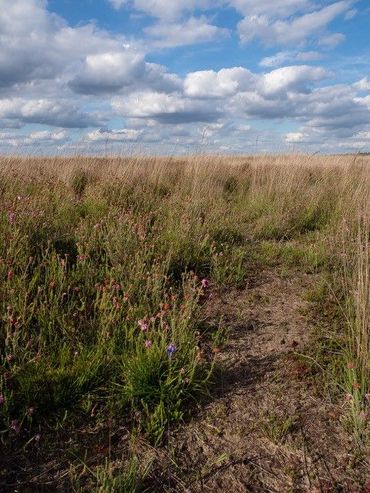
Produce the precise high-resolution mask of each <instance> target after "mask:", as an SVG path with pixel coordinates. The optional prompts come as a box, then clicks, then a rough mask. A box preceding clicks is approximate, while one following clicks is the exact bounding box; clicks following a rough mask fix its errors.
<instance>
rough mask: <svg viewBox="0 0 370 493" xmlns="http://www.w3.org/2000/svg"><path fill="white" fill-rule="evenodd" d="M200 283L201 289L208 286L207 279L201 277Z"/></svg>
mask: <svg viewBox="0 0 370 493" xmlns="http://www.w3.org/2000/svg"><path fill="white" fill-rule="evenodd" d="M201 284H202V288H203V289H207V288H208V287H209V281H208V279H202V281H201Z"/></svg>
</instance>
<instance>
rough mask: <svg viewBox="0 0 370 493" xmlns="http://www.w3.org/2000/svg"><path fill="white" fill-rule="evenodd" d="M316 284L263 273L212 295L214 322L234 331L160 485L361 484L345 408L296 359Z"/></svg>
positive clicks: (174, 439) (320, 487) (279, 488)
mask: <svg viewBox="0 0 370 493" xmlns="http://www.w3.org/2000/svg"><path fill="white" fill-rule="evenodd" d="M314 282H315V277H314V276H311V275H302V274H297V275H296V276H289V278H284V276H278V275H277V274H276V273H275V272H272V271H265V272H262V273H259V275H258V280H251V281H250V284H249V285H247V286H246V288H245V289H243V290H241V291H237V290H232V291H230V292H227V293H220V294H214V295H213V296H211V298H210V299H209V300H208V302H207V304H206V306H205V313H206V318H207V320H208V322H209V323H212V322H214V323H217V321H218V320H219V318H220V317H222V318H223V323H224V324H225V325H226V327H228V329H229V338H228V343H227V345H226V346H225V348H224V349H223V351H222V352H221V353H220V354H219V356H218V357H219V359H220V363H221V365H222V367H223V372H222V374H221V378H220V385H219V386H218V389H217V394H216V396H215V395H214V396H213V397H214V399H213V400H212V402H210V403H209V404H208V405H207V406H206V407H205V408H203V410H201V411H200V413H199V415H197V416H196V417H195V418H194V419H193V420H192V422H191V423H190V424H188V425H187V426H186V427H184V428H181V429H180V430H178V431H176V432H174V433H173V434H172V435H171V438H170V443H169V447H168V451H167V452H168V453H167V455H166V457H167V461H166V457H162V458H161V462H162V466H163V464H164V463H166V462H167V467H165V468H164V469H162V473H161V474H160V475H159V482H158V485H157V489H158V491H165V492H168V493H169V492H180V491H184V492H191V493H198V492H213V493H216V492H234V493H242V492H276V493H278V492H312V493H313V492H316V491H317V492H332V491H333V492H334V491H343V492H344V491H346V492H356V491H364V490H363V489H361V488H360V486H359V485H360V483H361V482H362V484H363V482H364V481H365V482H366V480H367V479H370V474H369V478H366V471H367V470H368V468H367V466H368V465H366V464H365V462H364V459H363V458H362V459H361V458H360V459H359V460H357V457H356V455H355V454H354V453H353V452H352V448H353V444H352V443H351V440H350V438H349V437H348V436H346V434H345V432H344V431H343V427H342V425H341V424H340V419H341V414H342V413H341V408H340V406H338V404H334V403H331V402H330V401H329V400H328V397H326V396H325V392H321V390H320V389H319V388H317V385H315V384H314V383H313V379H312V374H311V369H310V367H311V365H310V364H309V360H305V358H304V357H302V356H300V355H301V354H302V352H304V350H305V348H306V347H307V346H308V345H309V344H310V341H311V340H312V339H313V338H314V334H315V329H314V325H313V322H314V321H313V320H312V317H311V311H310V308H311V307H310V304H309V302H307V301H305V294H306V292H307V290H308V289H309V288H310V287H312V285H313V283H314ZM305 361H307V363H306V362H305ZM366 491H367V490H366Z"/></svg>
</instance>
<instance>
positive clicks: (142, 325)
mask: <svg viewBox="0 0 370 493" xmlns="http://www.w3.org/2000/svg"><path fill="white" fill-rule="evenodd" d="M138 326H139V327H140V329H141V330H142V331H143V332H147V331H148V329H149V324H148V322H147V321H146V320H144V319H142V320H139V321H138Z"/></svg>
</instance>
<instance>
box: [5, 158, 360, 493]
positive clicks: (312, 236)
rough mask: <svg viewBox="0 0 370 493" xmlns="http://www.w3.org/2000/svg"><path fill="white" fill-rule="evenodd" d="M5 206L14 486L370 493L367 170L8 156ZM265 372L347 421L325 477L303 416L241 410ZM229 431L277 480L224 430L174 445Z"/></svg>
mask: <svg viewBox="0 0 370 493" xmlns="http://www.w3.org/2000/svg"><path fill="white" fill-rule="evenodd" d="M0 191H1V196H0V231H1V234H0V310H1V311H0V363H1V368H0V433H1V451H0V461H1V462H0V490H1V491H22V492H23V491H24V492H26V491H52V490H53V491H55V490H57V491H81V492H82V491H99V492H102V493H106V492H111V491H112V492H115V491H117V492H134V491H167V492H169V491H173V492H174V491H194V492H196V491H349V492H352V491H353V492H355V491H358V492H361V491H363V492H366V491H369V489H366V488H370V475H369V474H368V467H369V464H368V462H367V459H366V457H367V454H368V452H369V441H370V440H369V430H370V424H369V423H370V418H369V413H370V379H369V377H370V338H369V329H370V277H369V275H370V263H369V261H370V257H369V240H370V236H369V217H370V216H369V212H370V158H369V157H367V156H331V157H318V156H314V157H313V156H311V157H310V156H298V155H297V156H263V157H230V158H226V157H223V158H221V157H220V158H218V157H211V156H209V157H201V156H200V157H189V158H184V159H175V158H133V157H132V158H116V157H112V158H87V157H74V158H70V159H68V158H63V159H62V158H55V159H46V158H42V159H41V158H39V159H38V158H23V159H22V158H5V157H3V158H1V160H0ZM260 285H263V286H265V288H261V287H259V286H260ZM284 290H286V295H285V294H284ZM274 300H275V302H274ZM251 307H254V308H253V310H254V311H253V310H252V311H251ZM263 307H265V308H263ZM266 307H268V308H266ZM252 312H253V313H254V315H253V313H252ZM256 314H257V315H256ZM253 317H254V318H253ZM261 320H263V322H264V327H269V329H264V330H265V332H263V330H262V332H259V329H258V327H259V322H260V321H261ZM284 324H285V325H284ZM283 326H288V328H289V330H287V331H286V332H284V334H285V335H284V337H283V335H281V334H280V332H279V331H281V330H282V327H283ZM284 330H285V329H284ZM250 332H253V334H250ZM288 332H289V334H290V335H289V334H288ZM264 337H265V338H264ZM289 337H290V339H289ZM267 340H268V341H270V342H268V343H267V342H266V341H267ZM251 341H252V342H253V344H254V346H253V347H254V350H255V352H254V353H253V355H254V356H253V358H254V359H253V358H252V359H253V361H254V362H255V365H251V364H250V363H251V361H252V359H251V357H250V356H248V355H249V353H248V354H247V353H245V354H244V353H243V348H244V347H247V346H248V344H250V343H251V344H252V342H251ZM287 341H288V344H287ZM282 345H285V346H286V349H284V351H282V350H281V348H280V346H282ZM257 348H259V351H256V349H257ZM252 349H253V348H252ZM266 354H268V355H269V358H270V359H268V360H266V358H265V356H266ZM243 358H244V359H243ZM276 360H279V362H281V365H280V363H279V365H280V366H279V365H278V366H276V367H275V366H274V365H275V362H276ZM241 361H243V364H244V369H246V370H245V372H244V373H243V374H241V373H240V372H239V373H238V372H236V371H234V373H233V382H232V383H233V385H231V386H230V385H229V387H228V388H227V392H226V393H225V389H224V386H225V381H228V382H229V383H230V382H231V379H230V378H229V380H227V379H226V380H225V378H224V376H225V375H227V371H228V370H227V368H230V366H232V367H233V369H234V370H235V368H240V367H241ZM262 361H263V364H264V365H265V366H266V365H267V367H268V368H267V370H268V372H269V375H270V376H271V382H274V383H273V385H274V387H273V388H272V383H271V386H270V387H267V391H269V392H271V396H272V395H274V396H275V397H274V398H275V399H276V402H278V403H281V402H283V401H284V400H285V401H286V402H287V403H288V404H289V403H292V402H293V401H294V399H296V398H297V396H298V395H299V396H300V398H299V399H300V400H302V399H304V397H302V395H301V394H302V392H303V394H305V395H307V396H308V397H309V399H308V400H310V399H311V400H310V402H313V399H316V400H315V402H316V403H323V410H322V412H321V414H320V415H319V417H318V418H317V427H316V428H317V430H322V429H323V428H320V426H321V424H322V423H324V422H326V420H327V419H328V415H330V416H331V418H330V419H332V420H333V421H334V422H335V433H336V437H334V436H332V435H330V434H327V435H325V433H329V432H328V431H322V432H321V436H320V437H318V438H317V441H318V442H319V441H320V439H323V438H324V441H325V442H326V443H328V444H329V445H330V442H332V444H333V446H332V447H331V448H330V447H329V449H328V450H327V452H325V453H322V456H323V457H324V458H323V461H324V462H323V464H324V465H325V467H324V466H323V468H322V469H320V470H319V468H317V469H315V470H314V469H312V468H311V469H312V471H311V470H309V466H307V454H308V452H307V453H306V452H305V446H306V445H307V443H308V442H307V440H308V439H310V437H308V438H307V440H306V438H305V440H303V441H302V440H301V438H299V436H300V437H302V436H304V437H307V435H309V434H310V433H309V428H305V426H304V425H303V424H302V423H303V421H302V419H301V418H302V416H300V415H299V411H297V409H298V407H297V406H296V407H295V408H294V409H290V407H289V406H287V408H286V409H285V411H284V413H283V415H281V413H279V406H277V407H276V402H273V399H272V398H271V400H270V405H269V403H268V402H269V401H267V403H266V402H265V403H264V406H265V407H264V409H263V413H262V415H261V413H260V411H261V409H259V402H262V400H261V399H263V397H262V395H259V394H258V390H257V391H256V388H255V387H253V386H250V385H249V384H248V385H245V386H244V387H243V392H242V393H239V394H238V396H239V397H238V400H235V395H236V390H237V389H238V385H239V384H240V382H241V380H243V379H245V373H247V374H248V378H251V379H252V380H253V378H252V377H253V375H254V374H253V372H255V373H256V372H257V369H258V368H259V369H260V370H261V368H262V366H261V363H262ZM283 368H284V369H285V370H286V369H287V368H291V369H292V371H290V372H288V373H285V374H283V373H282V370H283ZM285 370H284V371H285ZM264 375H265V374H264ZM243 381H244V380H243ZM287 381H289V386H288V387H285V386H286V382H287ZM221 383H222V385H221ZM269 385H270V384H269ZM235 389H236V390H235ZM233 399H234V400H233ZM258 399H260V400H258ZM252 401H255V404H256V405H255V406H252V407H250V406H248V405H247V403H248V402H252ZM228 402H232V403H234V404H235V408H236V407H238V409H244V411H243V412H244V414H240V413H239V414H237V413H236V412H234V414H233V411H232V410H230V408H229V409H228V410H225V409H224V410H220V406H221V407H222V406H223V405H227V403H228ZM269 406H270V407H269ZM315 406H316V404H315ZM325 406H326V407H325ZM207 409H208V411H207ZM289 409H290V410H289ZM207 412H208V414H207ZM238 412H239V411H238ZM311 412H312V413H313V414H314V413H315V407H312V406H311V407H309V406H307V407H306V411H305V413H306V414H305V416H304V417H305V419H306V421H307V419H308V420H309V419H310V417H311V416H310V413H311ZM204 413H206V414H204ZM210 413H212V419H216V418H215V416H217V415H218V416H219V420H218V421H217V426H216V424H215V423H216V422H215V421H212V423H213V424H212V423H211V424H210V421H209V418H210ZM217 413H218V414H217ZM220 413H221V414H220ZM297 413H298V414H297ZM227 416H228V417H229V421H230V422H229V424H228V426H229V428H228V430H226V432H227V431H230V430H231V429H232V428H233V427H234V428H235V429H237V430H239V431H238V437H241V440H240V443H239V442H238V443H236V442H235V437H234V438H233V440H234V443H235V450H236V451H237V449H238V447H239V448H240V450H242V449H243V446H244V445H245V446H246V445H248V447H249V449H250V450H251V451H253V450H254V448H253V444H256V443H259V444H261V443H262V441H263V443H264V444H266V443H268V446H267V448H268V449H269V450H270V451H271V448H272V447H275V449H276V450H277V451H279V453H280V452H281V451H282V450H285V455H284V457H283V459H281V460H280V462H279V464H278V465H277V466H275V469H274V471H273V472H271V477H273V476H274V475H275V476H276V477H277V475H279V474H280V473H281V471H284V476H282V477H281V478H280V479H281V482H280V483H279V481H280V480H279V481H278V479H276V478H275V479H271V478H270V479H271V481H270V479H266V477H265V476H266V474H267V473H266V470H267V469H268V466H267V464H266V463H265V462H264V459H263V457H264V455H263V453H262V452H261V451H260V449H256V454H257V455H256V456H254V457H255V458H254V459H253V460H254V462H253V461H252V458H251V457H250V456H248V460H246V456H245V453H246V452H245V451H244V452H243V454H244V455H243V457H244V459H243V460H244V462H240V460H241V459H240V460H239V459H238V460H237V459H235V457H230V454H229V453H227V454H226V453H224V449H223V448H222V447H224V446H225V447H226V445H225V443H226V438H225V436H227V433H226V432H225V430H224V431H223V432H222V433H221V435H219V441H218V442H217V443H218V444H215V443H213V442H212V440H213V438H211V437H209V436H208V437H204V440H206V441H207V443H208V448H211V449H212V447H213V449H214V450H213V451H212V450H211V451H210V452H209V454H208V456H207V457H205V456H204V455H202V452H201V451H200V450H198V449H197V447H196V446H195V445H194V447H193V449H192V450H190V449H189V448H186V447H188V445H186V446H184V447H185V448H184V447H183V449H182V452H181V450H180V449H179V448H176V447H178V444H179V443H180V442H181V443H182V444H183V445H184V444H188V443H190V442H192V440H193V439H194V436H198V437H199V436H200V430H204V428H205V426H206V425H207V426H211V427H212V426H213V428H216V431H214V432H213V433H216V435H217V433H218V432H217V429H219V426H220V425H219V423H220V422H226V419H227ZM249 418H251V420H252V421H253V430H257V431H258V436H257V435H253V437H254V438H253V440H252V443H251V439H250V438H249V439H248V438H247V435H248V433H249V432H250V431H251V430H250V429H249V428H248V426H247V425H245V426H247V428H248V429H244V428H243V430H242V431H241V429H239V428H238V426H239V425H240V421H245V422H247V420H248V419H249ZM306 421H305V422H306ZM297 423H299V426H298V424H297ZM197 426H198V428H197ZM225 426H226V425H225ZM315 426H316V425H315ZM297 429H299V432H300V435H299V434H298V433H297ZM326 430H328V429H326ZM298 435H299V436H298ZM212 436H213V435H212ZM243 436H245V439H244V442H243V439H242V438H243ZM338 437H339V438H340V440H341V442H340V444H338V442H337V441H336V439H337V438H338ZM266 440H267V442H266ZM315 440H316V438H315V432H314V431H313V432H312V436H311V440H310V443H313V442H315ZM293 442H294V444H293ZM174 443H176V445H174ZM212 443H213V445H212ZM287 443H289V446H288V445H287ZM198 445H199V443H198ZM313 446H314V445H313ZM217 447H218V448H217ZM248 447H247V449H248ZM287 447H288V448H287ZM338 447H339V450H338ZM340 448H341V449H340ZM249 449H248V450H249ZM197 450H198V451H197ZM202 450H204V447H203V449H202ZM243 450H244V449H243ZM302 450H303V452H304V453H303V452H302ZM292 451H293V452H294V453H293V452H292ZM175 452H176V453H175ZM288 452H289V453H288ZM301 452H302V453H303V455H302V457H303V458H302V460H301V459H300V460H299V461H298V462H299V464H296V462H297V460H298V459H297V460H296V461H294V460H293V459H292V456H293V455H294V454H296V456H297V457H298V456H299V453H301ZM181 453H182V454H183V459H182V458H181ZM230 453H231V452H230ZM174 454H175V455H174ZM212 454H213V456H212ZM325 454H326V455H325ZM338 454H339V455H340V457H341V460H342V459H343V458H344V459H343V460H344V462H345V464H346V465H343V464H342V462H341V461H340V460H339V458H338V457H339V455H338ZM176 457H177V459H176ZM240 457H241V456H240ZM256 457H257V459H258V460H257V459H256ZM299 457H301V456H299ZM185 459H186V460H185ZM256 460H257V462H258V467H257V466H256ZM310 460H311V459H310ZM207 461H208V462H207ZM238 461H239V462H238ZM314 462H315V461H314V459H312V463H314ZM237 463H238V464H239V466H240V467H242V469H241V470H240V471H239V473H238V474H239V475H240V478H241V479H240V482H239V483H238V484H236V483H235V484H234V483H232V482H230V483H229V485H228V483H222V481H221V480H220V481H221V482H220V481H219V482H218V483H214V484H213V485H212V487H211V486H207V481H208V480H209V478H210V476H212V475H215V474H217V473H219V471H225V468H226V467H227V468H230V467H231V468H234V469H235V467H236V464H237ZM247 463H248V467H249V469H248V471H249V472H250V471H251V465H252V466H253V471H256V468H257V469H258V471H259V472H258V474H257V473H255V472H254V473H253V474H250V475H247V473H246V467H247ZM305 464H306V465H305ZM239 466H238V467H239ZM243 468H244V469H243ZM297 470H299V471H300V472H301V473H302V471H303V473H302V474H301V477H303V476H304V480H303V479H302V481H301V482H300V483H299V484H298V482H297V480H295V479H294V478H295V475H296V473H297ZM261 471H265V472H263V474H262V472H261ZM325 471H326V472H325ZM234 473H235V471H234ZM256 474H257V476H258V477H257V476H256ZM261 474H262V476H261ZM234 476H235V474H234ZM242 478H245V479H244V480H243V479H242ZM230 481H231V479H230ZM243 481H244V482H243ZM274 481H275V483H274ZM217 485H218V486H217ZM284 485H285V486H284ZM202 488H203V489H202ZM207 488H208V489H207ZM231 488H233V489H231ZM243 488H244V489H243ZM253 488H254V489H253ZM274 488H275V489H274ZM315 488H316V489H315ZM325 488H326V489H325ZM340 488H341V489H340Z"/></svg>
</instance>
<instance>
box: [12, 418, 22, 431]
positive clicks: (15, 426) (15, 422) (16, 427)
mask: <svg viewBox="0 0 370 493" xmlns="http://www.w3.org/2000/svg"><path fill="white" fill-rule="evenodd" d="M10 429H12V430H13V431H15V432H16V433H17V435H18V433H19V432H20V431H21V427H20V424H19V421H18V420H17V419H13V420H12V422H11V423H10Z"/></svg>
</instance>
